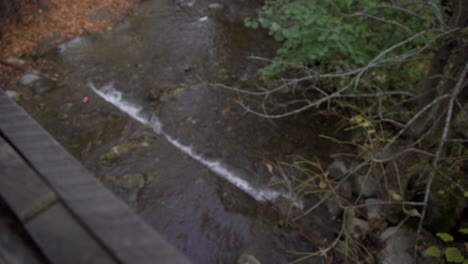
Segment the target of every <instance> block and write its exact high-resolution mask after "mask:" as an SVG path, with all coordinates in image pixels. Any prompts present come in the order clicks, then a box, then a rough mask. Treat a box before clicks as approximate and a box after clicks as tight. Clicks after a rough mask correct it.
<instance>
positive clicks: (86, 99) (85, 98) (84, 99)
mask: <svg viewBox="0 0 468 264" xmlns="http://www.w3.org/2000/svg"><path fill="white" fill-rule="evenodd" d="M81 102H83V103H84V104H86V103H87V102H89V98H88V97H84V98H83V100H81Z"/></svg>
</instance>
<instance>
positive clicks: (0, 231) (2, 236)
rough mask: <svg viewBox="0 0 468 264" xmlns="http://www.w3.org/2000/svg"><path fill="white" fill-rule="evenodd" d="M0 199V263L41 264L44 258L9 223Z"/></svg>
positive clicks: (7, 213) (7, 214)
mask: <svg viewBox="0 0 468 264" xmlns="http://www.w3.org/2000/svg"><path fill="white" fill-rule="evenodd" d="M1 203H2V202H1V201H0V264H12V263H15V264H42V263H44V259H43V258H42V256H41V255H40V254H38V252H37V251H36V250H35V249H34V246H33V245H32V243H29V242H30V241H28V240H26V239H25V238H24V237H22V236H21V235H20V234H19V233H18V231H17V230H14V229H13V228H12V227H11V224H10V221H9V220H10V219H9V218H10V216H9V212H6V211H5V208H2V205H1Z"/></svg>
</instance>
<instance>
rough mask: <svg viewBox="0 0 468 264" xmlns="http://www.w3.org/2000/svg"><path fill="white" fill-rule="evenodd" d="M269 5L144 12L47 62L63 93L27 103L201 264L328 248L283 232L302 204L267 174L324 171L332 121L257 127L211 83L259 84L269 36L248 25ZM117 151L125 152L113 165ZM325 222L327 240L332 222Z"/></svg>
mask: <svg viewBox="0 0 468 264" xmlns="http://www.w3.org/2000/svg"><path fill="white" fill-rule="evenodd" d="M260 2H261V1H253V0H236V1H228V0H223V1H217V2H216V3H219V4H221V5H222V7H223V8H222V9H221V10H218V9H217V8H209V5H210V4H213V2H210V1H207V0H172V1H170V0H145V1H143V2H142V3H141V4H140V5H139V6H138V7H137V9H136V11H135V14H134V15H132V17H130V18H129V19H128V20H127V21H126V22H124V23H123V24H122V25H120V26H119V27H117V28H116V29H115V30H113V31H112V32H108V33H101V34H96V35H92V36H89V37H83V38H78V39H75V40H73V41H70V42H68V43H65V44H63V45H61V46H60V47H58V48H56V49H54V50H52V51H50V52H48V53H47V54H46V56H47V57H48V58H50V59H52V60H54V61H55V62H56V63H57V64H58V65H59V67H60V68H61V70H62V71H63V72H64V73H65V76H66V77H65V81H64V83H63V84H62V86H61V87H60V88H57V89H53V90H50V91H47V92H45V93H43V94H40V95H37V96H35V97H34V99H33V100H29V101H26V102H23V106H24V107H25V108H26V109H27V110H28V111H29V112H30V113H31V114H32V115H33V116H34V117H35V118H37V119H38V120H39V122H40V123H41V124H43V125H44V126H45V127H46V128H47V129H48V130H49V131H50V132H51V133H52V134H53V135H54V136H55V137H56V138H57V139H58V140H59V141H60V142H61V143H62V144H64V145H65V146H66V147H67V149H68V150H69V151H70V152H71V153H73V154H74V155H75V157H77V158H78V159H80V160H81V161H82V162H83V163H84V164H85V166H86V167H87V168H89V169H90V170H91V171H93V172H94V174H95V175H96V176H97V177H98V178H99V179H101V180H102V182H103V183H104V184H106V186H108V187H109V188H111V189H112V190H114V191H115V193H116V194H117V195H118V196H119V197H121V199H123V200H124V201H126V202H127V203H129V204H130V205H131V206H132V207H133V208H134V209H135V211H136V212H138V213H139V214H140V215H141V216H142V217H143V218H144V219H145V220H146V221H147V222H148V223H150V224H151V225H152V226H153V227H154V228H155V229H156V230H158V231H159V232H160V233H161V234H162V235H163V236H164V237H165V238H166V239H167V240H168V241H169V242H170V243H172V244H173V245H174V246H176V247H177V248H179V249H180V250H181V251H183V252H184V253H185V254H186V255H187V256H188V257H189V258H190V259H191V260H192V261H193V263H236V259H237V258H238V256H239V255H241V254H242V253H249V254H253V255H254V256H256V257H257V258H258V259H259V260H260V261H261V262H262V263H287V262H288V261H291V260H294V259H296V258H298V256H297V255H294V254H291V253H288V252H289V251H313V250H316V246H317V245H318V241H317V243H311V241H307V240H304V239H303V238H302V237H301V236H300V232H297V230H292V229H290V228H286V227H284V226H283V225H282V223H283V220H284V216H282V215H279V214H278V213H277V212H276V211H275V210H274V207H275V206H272V205H274V204H275V203H276V202H277V201H278V200H291V201H292V200H294V196H293V194H292V193H289V192H288V191H286V190H282V189H279V188H272V187H271V186H270V185H269V183H271V181H272V175H271V174H272V173H271V171H269V169H268V167H267V166H266V165H265V164H266V162H271V161H274V160H283V159H285V158H286V157H287V156H288V155H303V156H305V157H309V158H317V159H320V160H323V161H327V160H328V159H329V157H328V155H329V153H330V151H331V150H330V148H331V145H330V144H329V142H327V141H325V140H323V139H321V138H320V137H319V135H320V134H322V133H325V132H326V133H327V134H334V133H336V132H335V131H334V127H335V124H334V122H335V121H334V120H333V119H332V118H329V117H327V116H324V115H321V114H318V113H317V114H314V113H311V114H308V115H307V116H298V117H294V118H290V119H285V120H278V121H274V122H272V121H269V120H266V119H261V118H257V117H255V116H252V115H249V114H246V113H245V111H244V110H243V109H242V108H241V107H240V106H239V105H238V104H237V103H236V100H237V99H238V98H237V95H236V94H235V93H232V92H229V91H226V90H222V89H220V88H215V87H213V86H210V85H207V83H214V82H229V83H234V84H236V83H238V84H242V85H253V84H254V83H255V82H254V80H255V79H256V78H257V77H258V73H257V70H258V69H259V68H261V67H262V66H264V64H262V62H259V61H255V60H251V59H249V56H250V55H255V56H259V57H269V58H271V57H273V56H274V51H275V49H276V48H277V47H278V44H277V43H275V42H274V41H273V40H271V38H270V37H269V36H268V34H267V33H266V32H263V31H255V30H251V29H247V28H245V27H244V26H243V19H244V18H245V17H248V16H254V15H255V12H256V10H257V9H258V8H259V6H260V4H261V3H260ZM85 97H87V98H88V99H89V101H87V103H82V99H83V98H85ZM129 142H130V143H129ZM118 145H120V146H127V148H126V149H125V151H121V152H122V153H116V152H115V151H114V153H113V154H114V156H112V157H111V158H109V154H107V155H108V156H107V157H108V159H107V160H103V158H102V157H103V156H106V153H109V150H112V148H113V147H115V146H118ZM114 149H115V148H114ZM121 149H124V148H123V147H122V148H121ZM122 182H125V183H122ZM294 205H295V206H296V207H297V208H301V206H302V203H301V201H294ZM322 213H323V212H322ZM317 219H319V220H318V222H317V223H314V225H316V226H317V228H323V230H322V231H323V232H325V231H326V230H327V225H328V223H327V221H328V220H327V215H326V214H323V216H317ZM328 229H330V228H328ZM330 232H331V231H330ZM317 239H318V238H317ZM312 242H313V241H312ZM318 262H319V260H318V259H309V260H307V261H306V262H303V263H318Z"/></svg>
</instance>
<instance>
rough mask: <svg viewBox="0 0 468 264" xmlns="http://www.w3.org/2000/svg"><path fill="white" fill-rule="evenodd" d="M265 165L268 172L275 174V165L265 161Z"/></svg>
mask: <svg viewBox="0 0 468 264" xmlns="http://www.w3.org/2000/svg"><path fill="white" fill-rule="evenodd" d="M265 166H266V167H267V170H268V172H269V173H270V174H273V165H271V164H270V163H266V162H265Z"/></svg>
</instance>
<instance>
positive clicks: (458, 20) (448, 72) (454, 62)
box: [409, 0, 468, 139]
mask: <svg viewBox="0 0 468 264" xmlns="http://www.w3.org/2000/svg"><path fill="white" fill-rule="evenodd" d="M447 26H448V27H449V30H453V29H457V30H455V31H454V32H452V33H451V34H449V35H447V36H445V37H443V38H441V39H439V40H438V42H439V48H438V50H437V51H436V53H435V54H434V58H433V60H432V62H431V68H430V70H429V73H428V75H427V77H426V80H425V82H424V85H423V93H424V95H423V96H422V97H421V99H420V100H419V102H418V109H422V108H423V107H424V106H425V105H427V104H428V103H430V102H431V101H432V100H434V99H435V98H436V97H437V96H440V95H443V94H446V93H449V92H450V91H451V90H452V89H453V87H454V86H455V84H456V83H457V81H458V79H457V78H458V76H459V74H460V71H461V67H463V65H464V64H465V62H466V61H467V60H468V50H467V47H465V41H464V40H463V33H462V31H463V30H464V29H465V28H466V27H467V26H468V0H461V1H459V3H458V6H457V8H456V9H455V10H454V12H453V13H452V16H451V17H450V18H449V19H448V21H447ZM464 88H465V87H464ZM465 90H466V89H464V91H462V93H461V94H462V95H465V94H466V91H465ZM462 97H465V96H462ZM447 102H448V100H445V101H441V102H440V103H439V104H436V105H434V106H433V107H432V108H431V109H430V110H428V111H426V113H425V114H424V115H422V116H421V117H420V118H419V120H418V121H417V122H415V123H414V124H413V125H412V126H411V127H410V130H409V132H410V135H411V136H412V137H414V138H419V137H421V136H422V135H423V134H425V133H426V132H427V131H428V129H430V128H431V127H432V126H433V125H435V129H433V131H432V133H431V135H430V137H429V138H433V139H434V138H435V137H436V136H437V135H438V134H439V133H440V127H441V125H442V122H440V120H443V119H439V117H440V116H441V115H443V114H444V113H445V111H446V106H447ZM457 112H458V110H457ZM457 112H454V114H456V113H457ZM438 119H439V122H438V124H434V122H437V120H438Z"/></svg>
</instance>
